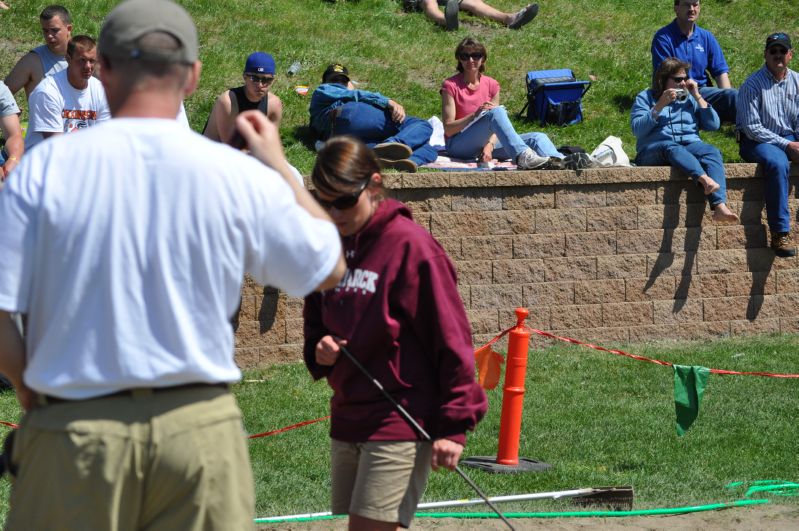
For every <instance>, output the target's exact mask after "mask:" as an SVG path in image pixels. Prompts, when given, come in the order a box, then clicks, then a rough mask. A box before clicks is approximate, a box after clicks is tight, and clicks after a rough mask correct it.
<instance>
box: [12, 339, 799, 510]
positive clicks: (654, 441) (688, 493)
mask: <svg viewBox="0 0 799 531" xmlns="http://www.w3.org/2000/svg"><path fill="white" fill-rule="evenodd" d="M608 346H609V345H608ZM626 349H627V350H628V351H630V352H632V353H635V354H641V355H644V356H648V357H652V358H657V359H662V360H665V361H671V362H675V363H681V364H693V365H704V366H707V367H712V368H721V369H731V370H748V371H767V372H783V373H799V342H797V339H796V338H795V337H793V336H785V337H777V336H770V337H764V338H759V339H747V340H724V341H716V342H713V343H688V344H663V345H650V346H628V347H626ZM245 379H249V380H262V381H257V382H250V383H241V384H239V385H237V386H236V388H235V392H236V395H237V397H238V399H239V402H240V404H241V407H242V410H243V411H244V418H245V424H246V429H247V431H248V432H249V433H260V432H263V431H267V430H272V429H276V428H280V427H283V426H287V425H290V424H294V423H297V422H300V421H304V420H309V419H314V418H318V417H322V416H324V415H326V414H327V413H328V398H329V396H330V393H329V391H328V387H327V385H326V384H325V383H323V382H318V383H311V381H310V377H309V376H308V374H307V373H306V371H305V368H304V367H303V366H301V365H299V364H292V365H282V366H275V367H272V368H270V369H267V370H262V371H250V372H248V373H247V375H246V376H245ZM797 385H799V381H797V380H780V379H774V378H758V377H743V376H718V375H711V377H710V380H709V383H708V387H707V390H706V393H705V398H704V402H703V404H702V408H701V410H700V414H699V418H698V419H697V421H696V423H695V424H694V426H693V427H692V428H691V429H690V430H689V431H688V433H687V434H686V436H685V437H682V438H680V437H677V435H676V432H675V428H674V403H673V394H672V389H673V387H672V373H671V369H670V368H666V367H661V366H658V365H653V364H648V363H643V362H639V361H634V360H630V359H628V358H623V357H619V356H614V355H611V354H607V353H601V352H596V351H592V350H588V349H585V348H580V347H571V346H555V347H551V348H548V349H545V350H534V351H531V354H530V359H529V365H528V374H527V380H526V389H527V393H526V395H525V409H524V420H523V423H522V435H521V444H520V452H519V455H520V456H522V457H529V458H534V459H539V460H543V461H546V462H548V463H550V464H552V465H553V466H554V468H553V469H552V470H551V471H549V472H545V473H532V474H521V475H503V474H497V475H492V474H487V473H485V472H482V471H476V470H470V469H467V473H469V474H470V476H471V477H472V478H473V479H474V480H475V481H476V482H477V484H478V485H480V487H481V488H482V489H483V490H484V491H485V492H486V493H487V494H488V495H490V496H499V495H508V494H521V493H529V492H544V491H556V490H567V489H573V488H581V487H600V486H611V485H615V486H623V485H632V486H633V487H634V489H635V508H636V509H647V508H655V507H671V506H682V505H700V504H705V503H713V502H718V501H729V500H734V499H738V498H740V497H741V496H742V494H743V490H725V489H724V486H725V485H726V484H727V483H729V482H731V481H755V480H764V479H772V480H775V479H780V480H786V481H797V480H799V461H797V458H796V455H797V450H798V449H799V444H798V443H797V440H796V434H797V431H796V424H795V422H796V411H797V409H799V393H798V392H797ZM501 394H502V392H501V389H499V388H498V389H497V390H495V391H492V392H490V393H489V404H490V407H489V412H488V415H487V417H486V418H485V419H484V420H483V422H482V423H481V424H480V425H479V426H478V429H477V431H476V432H475V433H474V434H472V436H471V437H470V439H469V443H468V446H467V449H466V452H465V455H467V456H468V455H495V454H496V451H497V436H498V432H499V413H500V408H501V403H502V402H501V400H502V398H501ZM19 416H20V414H19V409H18V407H17V406H16V402H15V400H14V397H13V393H11V392H9V391H6V392H4V393H3V394H0V420H7V421H12V422H13V421H16V420H17V419H18V418H19ZM328 428H329V424H328V422H327V421H323V422H319V423H316V424H312V425H309V426H305V427H302V428H298V429H296V430H293V431H289V432H285V433H281V434H278V435H274V436H270V437H265V438H260V439H253V440H251V441H250V443H249V444H250V455H251V458H252V465H253V470H254V473H255V478H256V489H257V493H256V499H257V514H258V516H261V517H265V516H276V515H286V514H295V513H305V512H319V511H325V510H327V509H328V495H329V485H330V483H329V475H328V467H329V458H328V448H329V439H328ZM0 490H2V492H0V512H2V513H3V514H4V513H5V510H6V508H7V505H6V504H7V498H8V480H7V479H4V480H2V481H0ZM474 497H476V496H475V495H474V493H473V492H471V491H470V489H469V487H468V486H467V485H466V483H465V482H463V481H462V480H461V479H460V478H459V477H457V475H456V474H454V473H450V472H444V473H437V474H433V475H432V476H431V480H430V482H429V485H428V489H427V491H426V493H425V495H424V501H439V500H449V499H459V498H474ZM773 500H774V501H775V502H778V503H787V504H792V505H799V499H797V498H790V497H783V498H779V497H775V498H773ZM503 509H504V510H506V511H542V510H574V508H573V507H571V505H570V504H568V502H565V501H560V502H553V501H538V502H520V503H511V504H503ZM472 510H485V508H484V507H482V508H481V507H476V508H474V509H472Z"/></svg>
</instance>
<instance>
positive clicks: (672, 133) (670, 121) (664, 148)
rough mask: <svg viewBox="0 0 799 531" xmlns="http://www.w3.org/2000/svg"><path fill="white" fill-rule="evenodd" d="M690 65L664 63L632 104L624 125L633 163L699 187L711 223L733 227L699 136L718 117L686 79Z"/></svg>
mask: <svg viewBox="0 0 799 531" xmlns="http://www.w3.org/2000/svg"><path fill="white" fill-rule="evenodd" d="M690 68H691V65H690V64H688V63H685V62H683V61H680V60H679V59H675V58H674V57H669V58H668V59H665V60H664V61H663V62H662V63H661V64H660V67H659V68H658V70H657V72H655V77H654V79H653V82H652V88H651V89H647V90H644V91H642V92H641V93H640V94H638V96H637V97H636V98H635V103H634V104H633V109H632V115H631V117H630V125H631V126H632V129H633V134H634V135H635V138H636V139H637V140H638V142H637V144H636V149H637V151H638V156H637V157H636V159H635V161H636V163H637V164H638V165H640V166H663V165H670V166H675V167H677V168H679V169H681V170H682V171H683V172H685V173H686V174H688V175H689V176H690V177H691V179H693V181H694V182H695V183H696V184H697V185H699V186H701V187H702V189H703V190H704V192H705V197H706V198H707V201H708V203H709V204H710V209H711V210H712V211H713V221H715V222H717V223H736V222H737V221H738V216H737V215H736V214H735V213H734V212H732V211H731V210H730V209H729V207H727V204H726V203H727V181H726V177H725V175H724V162H723V161H722V159H721V153H720V152H719V150H718V149H717V148H716V147H714V146H711V145H710V144H706V143H704V142H702V140H701V139H700V138H699V130H700V129H704V130H706V131H715V130H717V129H718V128H719V126H720V125H721V123H720V121H719V115H718V114H717V113H716V111H715V110H714V109H713V107H711V106H710V105H708V103H707V102H706V101H705V100H704V98H702V95H701V94H700V93H699V87H698V85H697V83H696V81H694V80H693V79H690V78H689V77H688V71H689V70H690Z"/></svg>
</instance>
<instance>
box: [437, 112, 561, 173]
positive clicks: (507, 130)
mask: <svg viewBox="0 0 799 531" xmlns="http://www.w3.org/2000/svg"><path fill="white" fill-rule="evenodd" d="M492 134H495V135H497V139H498V140H499V141H498V142H497V144H496V146H495V147H494V157H495V158H497V159H513V160H516V157H518V156H519V154H520V153H522V152H523V151H525V150H526V149H527V148H528V147H530V148H532V149H533V151H535V152H536V153H537V154H538V155H540V156H542V157H557V158H563V155H562V154H561V153H560V152H559V151H558V150H557V149H556V148H555V145H554V144H553V143H552V141H551V140H550V139H549V137H548V136H547V135H546V134H544V133H525V134H523V135H519V134H518V133H517V132H516V130H515V129H514V128H513V124H511V123H510V119H509V118H508V111H506V110H505V107H494V108H493V109H491V110H490V111H488V112H487V113H485V115H483V116H482V117H481V118H480V119H479V120H477V121H476V122H474V123H473V124H472V125H471V126H469V128H468V129H466V130H465V131H461V132H459V133H458V134H456V135H454V136H451V137H449V138H448V139H447V153H449V154H450V155H451V156H453V157H456V158H459V159H474V158H477V157H478V156H480V152H481V151H482V150H483V146H485V145H486V143H487V142H488V139H489V138H491V135H492Z"/></svg>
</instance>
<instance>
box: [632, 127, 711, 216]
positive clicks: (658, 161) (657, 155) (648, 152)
mask: <svg viewBox="0 0 799 531" xmlns="http://www.w3.org/2000/svg"><path fill="white" fill-rule="evenodd" d="M635 162H636V163H637V164H638V165H639V166H666V165H668V166H674V167H675V168H679V169H681V170H682V171H684V172H685V173H687V174H688V175H689V176H690V177H691V179H693V181H694V182H696V181H697V179H699V177H701V176H702V175H707V176H708V177H710V178H711V179H713V180H714V181H716V182H717V183H718V185H719V189H718V190H716V191H715V192H713V193H712V194H710V195H708V196H707V202H708V203H709V204H710V207H711V208H713V207H715V206H716V205H720V204H721V203H726V202H727V177H726V176H725V175H724V161H723V160H722V159H721V153H720V152H719V150H718V149H717V148H716V147H714V146H711V145H710V144H705V143H704V142H691V143H688V144H684V145H683V144H678V143H676V142H656V143H655V144H651V145H649V146H647V147H645V148H644V149H643V150H642V151H640V152H639V153H638V156H637V157H636V158H635Z"/></svg>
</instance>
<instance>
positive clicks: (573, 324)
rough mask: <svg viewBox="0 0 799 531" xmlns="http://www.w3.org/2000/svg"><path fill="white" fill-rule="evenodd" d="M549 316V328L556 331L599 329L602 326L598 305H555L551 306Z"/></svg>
mask: <svg viewBox="0 0 799 531" xmlns="http://www.w3.org/2000/svg"><path fill="white" fill-rule="evenodd" d="M551 315H552V322H551V327H552V328H553V329H556V330H570V329H572V328H601V327H602V325H603V322H602V305H600V304H584V305H583V304H580V305H577V304H575V305H571V306H561V305H556V306H552V308H551Z"/></svg>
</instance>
